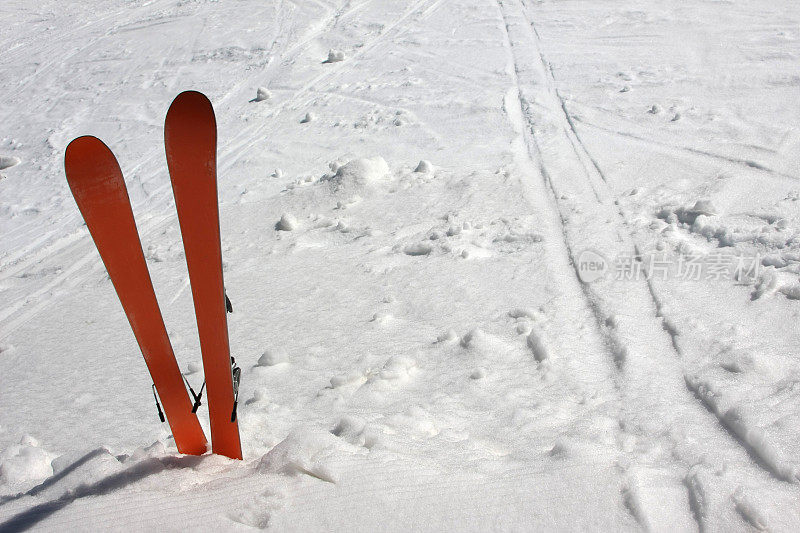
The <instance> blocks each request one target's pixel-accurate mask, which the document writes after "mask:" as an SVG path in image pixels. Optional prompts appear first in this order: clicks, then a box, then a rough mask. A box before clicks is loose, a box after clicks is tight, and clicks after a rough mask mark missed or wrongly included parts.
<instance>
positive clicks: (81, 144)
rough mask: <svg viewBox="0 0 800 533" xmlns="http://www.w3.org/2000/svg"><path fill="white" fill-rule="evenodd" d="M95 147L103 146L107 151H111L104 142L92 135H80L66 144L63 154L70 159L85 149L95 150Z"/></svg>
mask: <svg viewBox="0 0 800 533" xmlns="http://www.w3.org/2000/svg"><path fill="white" fill-rule="evenodd" d="M97 148H105V149H106V150H108V151H109V152H110V151H111V149H109V147H108V146H106V143H104V142H103V141H101V140H100V139H98V138H97V137H94V136H92V135H82V136H80V137H76V138H74V139H72V141H70V143H69V144H68V145H67V149H66V151H65V156H66V157H67V158H68V159H70V158H72V157H74V156H75V155H77V154H80V153H83V152H84V151H85V150H86V149H92V150H96V149H97Z"/></svg>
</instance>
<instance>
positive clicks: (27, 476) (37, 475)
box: [0, 435, 55, 485]
mask: <svg viewBox="0 0 800 533" xmlns="http://www.w3.org/2000/svg"><path fill="white" fill-rule="evenodd" d="M54 458H55V455H54V454H51V453H50V452H48V451H47V450H45V449H43V448H41V447H40V446H39V442H38V441H37V440H36V439H34V438H33V437H31V436H28V435H26V436H24V437H23V438H22V439H21V440H20V442H19V444H15V445H12V446H9V447H8V448H6V449H5V450H3V452H2V453H0V483H3V484H8V485H17V484H20V483H27V482H31V481H39V480H42V479H45V478H47V477H49V476H51V475H53V467H52V461H53V459H54Z"/></svg>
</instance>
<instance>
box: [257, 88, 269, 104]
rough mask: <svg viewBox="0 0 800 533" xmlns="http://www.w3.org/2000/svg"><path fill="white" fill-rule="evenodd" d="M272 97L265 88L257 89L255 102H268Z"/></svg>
mask: <svg viewBox="0 0 800 533" xmlns="http://www.w3.org/2000/svg"><path fill="white" fill-rule="evenodd" d="M271 97H272V94H270V92H269V91H268V90H267V88H266V87H259V88H258V90H257V91H256V98H255V101H256V102H263V101H264V100H269V99H270V98H271Z"/></svg>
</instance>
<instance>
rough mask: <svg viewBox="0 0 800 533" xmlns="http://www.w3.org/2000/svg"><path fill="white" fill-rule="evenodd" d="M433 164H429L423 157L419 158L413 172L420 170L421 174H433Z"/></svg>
mask: <svg viewBox="0 0 800 533" xmlns="http://www.w3.org/2000/svg"><path fill="white" fill-rule="evenodd" d="M433 171H434V166H433V164H431V162H430V161H426V160H425V159H423V160H421V161H420V162H419V164H418V165H417V168H415V169H414V172H420V173H422V174H433Z"/></svg>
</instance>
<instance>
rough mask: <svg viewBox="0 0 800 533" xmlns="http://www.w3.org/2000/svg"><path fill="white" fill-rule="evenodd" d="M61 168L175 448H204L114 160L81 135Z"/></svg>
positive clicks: (195, 450)
mask: <svg viewBox="0 0 800 533" xmlns="http://www.w3.org/2000/svg"><path fill="white" fill-rule="evenodd" d="M64 170H65V172H66V175H67V182H68V183H69V187H70V190H71V191H72V195H73V196H74V197H75V202H76V203H77V204H78V209H79V210H80V212H81V214H82V215H83V219H84V221H86V226H87V227H88V228H89V233H90V234H91V235H92V238H93V239H94V242H95V245H96V246H97V251H98V252H99V253H100V257H101V258H102V260H103V263H104V264H105V267H106V270H107V271H108V275H109V277H110V278H111V282H112V283H113V285H114V289H115V290H116V292H117V295H118V296H119V300H120V302H121V303H122V308H123V310H124V311H125V315H126V316H127V318H128V322H129V323H130V326H131V329H132V330H133V334H134V336H135V337H136V342H137V343H138V344H139V348H140V349H141V351H142V355H143V356H144V360H145V363H146V364H147V368H148V370H149V371H150V376H151V378H152V380H153V384H154V395H155V392H158V398H160V399H161V402H162V403H163V405H164V413H165V414H166V418H167V421H168V422H169V425H170V429H171V430H172V434H173V436H174V438H175V443H176V445H177V446H178V451H179V452H180V453H184V454H190V455H201V454H203V453H205V452H206V449H207V442H206V438H205V435H204V434H203V429H202V428H201V427H200V423H199V421H198V420H197V416H195V415H194V414H192V412H191V409H192V404H191V402H190V401H189V397H188V395H187V393H186V389H185V388H184V384H183V379H182V376H181V373H180V369H179V368H178V363H177V361H176V360H175V355H174V353H173V350H172V345H171V344H170V342H169V337H168V336H167V330H166V327H165V326H164V320H163V318H162V316H161V310H160V309H159V307H158V301H157V300H156V295H155V292H154V291H153V283H152V281H151V279H150V272H149V271H148V269H147V263H146V261H145V258H144V253H143V252H142V245H141V241H140V240H139V233H138V231H137V229H136V222H135V220H134V217H133V210H132V209H131V204H130V199H129V197H128V190H127V188H126V187H125V180H124V178H123V177H122V171H121V170H120V167H119V164H118V163H117V160H116V158H115V157H114V154H113V153H111V150H109V148H108V147H107V146H106V145H105V144H103V142H102V141H101V140H99V139H97V138H96V137H90V136H86V137H78V138H77V139H75V140H73V141H72V142H71V143H70V144H69V146H67V150H66V155H65V159H64ZM158 398H156V402H158ZM159 411H160V407H159Z"/></svg>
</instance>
